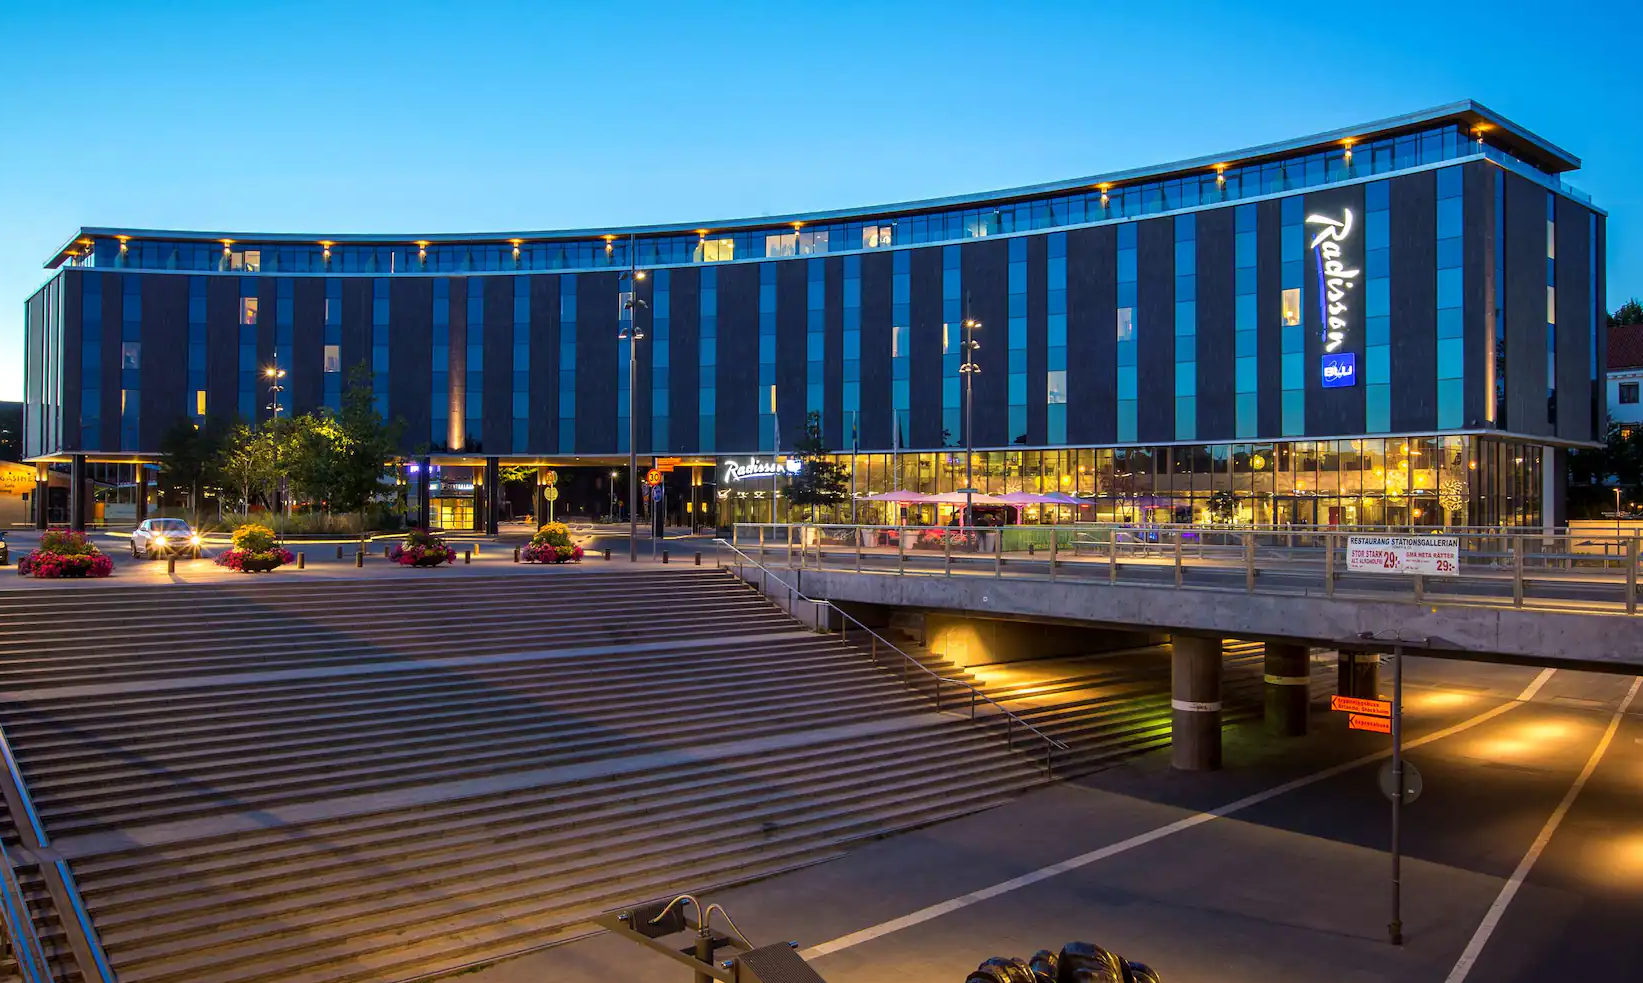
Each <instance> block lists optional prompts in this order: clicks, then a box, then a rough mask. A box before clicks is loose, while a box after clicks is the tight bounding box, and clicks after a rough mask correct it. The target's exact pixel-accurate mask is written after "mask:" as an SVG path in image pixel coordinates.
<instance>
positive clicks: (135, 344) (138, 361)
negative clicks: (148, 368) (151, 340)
mask: <svg viewBox="0 0 1643 983" xmlns="http://www.w3.org/2000/svg"><path fill="white" fill-rule="evenodd" d="M142 365H143V343H142V342H140V341H128V342H125V343H124V344H122V345H120V368H122V369H139V368H142Z"/></svg>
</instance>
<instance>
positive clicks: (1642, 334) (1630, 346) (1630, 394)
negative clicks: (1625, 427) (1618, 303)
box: [1607, 324, 1643, 425]
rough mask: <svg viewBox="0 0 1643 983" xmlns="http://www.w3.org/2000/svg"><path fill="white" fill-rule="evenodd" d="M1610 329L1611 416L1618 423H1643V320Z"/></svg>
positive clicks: (1609, 384) (1609, 397) (1609, 388)
mask: <svg viewBox="0 0 1643 983" xmlns="http://www.w3.org/2000/svg"><path fill="white" fill-rule="evenodd" d="M1608 331H1609V354H1608V365H1609V378H1608V387H1607V388H1608V406H1609V419H1611V420H1613V421H1614V422H1616V423H1625V424H1634V425H1635V424H1639V423H1643V401H1640V399H1639V395H1638V390H1639V387H1640V386H1643V324H1616V325H1611V326H1610V327H1609V329H1608Z"/></svg>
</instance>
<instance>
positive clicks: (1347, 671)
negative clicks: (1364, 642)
mask: <svg viewBox="0 0 1643 983" xmlns="http://www.w3.org/2000/svg"><path fill="white" fill-rule="evenodd" d="M1335 680H1336V682H1335V691H1336V692H1337V693H1339V694H1340V695H1341V696H1351V697H1356V698H1358V699H1361V700H1374V699H1379V698H1380V694H1381V657H1380V656H1379V655H1378V654H1377V653H1374V652H1348V651H1342V652H1340V653H1339V658H1338V660H1337V662H1336V668H1335Z"/></svg>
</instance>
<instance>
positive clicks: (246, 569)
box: [217, 523, 297, 573]
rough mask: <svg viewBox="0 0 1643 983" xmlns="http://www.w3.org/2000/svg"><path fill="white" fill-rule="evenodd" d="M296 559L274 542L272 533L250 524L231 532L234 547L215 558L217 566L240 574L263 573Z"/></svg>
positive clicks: (267, 529)
mask: <svg viewBox="0 0 1643 983" xmlns="http://www.w3.org/2000/svg"><path fill="white" fill-rule="evenodd" d="M296 559H297V556H296V554H295V553H292V552H291V551H290V550H288V549H286V548H285V547H283V546H281V545H279V544H278V543H276V542H274V530H272V529H270V528H268V527H267V526H263V525H258V524H256V523H252V524H250V525H244V526H241V527H239V528H238V529H236V530H234V545H233V546H232V547H231V548H229V549H226V550H224V551H223V552H221V553H219V554H218V555H217V565H218V566H220V567H227V568H228V569H230V570H237V571H239V572H240V573H267V572H268V571H270V570H275V569H278V568H279V567H282V566H284V565H285V564H287V563H294V562H296Z"/></svg>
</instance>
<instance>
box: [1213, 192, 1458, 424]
mask: <svg viewBox="0 0 1643 983" xmlns="http://www.w3.org/2000/svg"><path fill="white" fill-rule="evenodd" d="M1363 204H1364V192H1363V185H1361V184H1353V185H1347V186H1346V187H1341V188H1330V189H1328V190H1326V191H1315V192H1312V193H1311V194H1309V195H1307V196H1306V214H1307V215H1318V216H1320V217H1326V218H1331V219H1335V220H1337V221H1341V222H1344V221H1345V220H1346V213H1347V212H1348V211H1350V212H1351V213H1352V231H1351V232H1349V233H1346V235H1345V241H1343V242H1339V243H1337V245H1338V246H1339V247H1340V249H1341V255H1340V258H1339V260H1338V262H1340V263H1341V264H1342V269H1343V270H1344V271H1345V272H1344V273H1343V274H1342V275H1341V276H1340V277H1339V278H1338V279H1339V280H1340V281H1341V284H1342V286H1341V289H1342V290H1343V291H1344V292H1345V296H1344V299H1343V300H1342V301H1341V302H1342V303H1344V304H1345V309H1344V310H1342V311H1340V313H1339V314H1337V315H1335V316H1338V317H1341V318H1342V319H1343V320H1345V322H1346V328H1345V331H1344V334H1345V338H1343V339H1342V340H1341V343H1340V345H1339V347H1337V348H1336V349H1335V351H1336V352H1337V353H1344V352H1350V353H1351V354H1352V355H1353V356H1354V358H1355V360H1356V366H1357V369H1356V371H1357V372H1358V373H1359V377H1358V378H1357V379H1356V380H1355V384H1354V385H1351V386H1339V387H1335V388H1325V387H1324V384H1323V356H1324V354H1325V352H1324V349H1325V348H1326V347H1327V342H1326V339H1325V337H1324V334H1325V318H1326V317H1329V316H1330V313H1329V311H1328V310H1326V308H1325V305H1326V304H1327V302H1328V301H1329V296H1328V273H1329V272H1332V270H1328V269H1326V270H1325V271H1324V275H1323V276H1320V268H1319V266H1318V264H1319V263H1320V262H1325V263H1327V262H1328V261H1327V260H1324V259H1323V256H1322V254H1321V253H1320V252H1319V251H1317V250H1313V249H1310V248H1309V249H1308V250H1307V257H1306V260H1305V262H1304V264H1303V266H1304V268H1305V269H1306V275H1305V276H1303V277H1302V278H1301V279H1302V281H1303V283H1304V288H1303V290H1302V298H1303V299H1302V303H1301V318H1302V320H1301V323H1302V324H1303V325H1304V326H1305V328H1306V390H1307V391H1306V432H1307V434H1308V435H1309V436H1314V435H1316V436H1328V435H1334V434H1354V433H1363V430H1364V422H1365V397H1364V387H1363V380H1362V376H1361V373H1362V372H1363V369H1362V366H1363V364H1364V357H1365V356H1364V348H1365V345H1364V310H1363V309H1364V286H1363V285H1364V274H1363V269H1364V234H1363V214H1364V210H1363ZM1392 208H1393V212H1394V215H1395V214H1396V210H1397V199H1396V198H1395V197H1394V199H1393V204H1392ZM1200 221H1202V220H1200ZM1392 227H1393V229H1396V228H1397V219H1396V217H1394V218H1393V219H1392ZM1324 228H1327V227H1326V226H1323V225H1321V224H1311V225H1307V226H1306V234H1307V235H1306V241H1307V245H1308V246H1310V245H1311V243H1312V240H1313V239H1314V238H1315V237H1316V236H1317V235H1318V234H1319V233H1320V232H1321V231H1322V230H1323V229H1324ZM1394 234H1395V233H1394ZM1429 241H1430V242H1432V243H1433V245H1432V247H1431V250H1430V252H1431V255H1432V257H1433V263H1434V266H1433V267H1432V270H1434V271H1435V270H1436V265H1435V263H1436V255H1437V254H1436V248H1437V247H1436V240H1435V239H1431V238H1430V237H1429ZM1395 262H1396V261H1394V267H1393V278H1394V279H1393V286H1392V290H1393V293H1394V295H1395V294H1396V292H1397V280H1396V277H1397V268H1396V265H1395ZM1354 271H1355V272H1356V275H1355V276H1354V275H1348V274H1351V273H1353V272H1354ZM1431 275H1432V276H1433V277H1436V273H1435V272H1433V273H1432V274H1431ZM1434 284H1435V280H1434ZM1435 289H1436V287H1435V286H1434V291H1435ZM1394 303H1395V302H1394ZM1201 306H1202V305H1200V307H1201ZM1431 310H1432V311H1433V313H1432V315H1431V316H1432V318H1433V324H1434V330H1435V327H1436V316H1437V315H1436V295H1435V293H1434V300H1433V307H1432V308H1431ZM1393 320H1394V323H1395V322H1396V318H1395V317H1394V319H1393ZM1395 331H1396V329H1394V332H1395ZM1435 355H1436V350H1435V349H1434V356H1435ZM1392 358H1393V364H1394V365H1396V364H1397V339H1396V335H1395V334H1394V338H1393V356H1392ZM1396 371H1397V370H1396V369H1394V370H1393V372H1394V375H1396ZM1428 374H1429V375H1430V374H1431V371H1430V370H1428ZM1396 391H1397V387H1396V385H1394V386H1393V392H1396ZM1432 399H1433V411H1432V412H1433V417H1432V419H1433V422H1434V423H1436V421H1437V409H1436V402H1437V390H1436V387H1435V386H1434V388H1433V391H1432ZM1392 413H1393V421H1394V423H1393V428H1394V429H1397V425H1396V420H1397V410H1396V409H1394V410H1393V411H1392Z"/></svg>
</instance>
